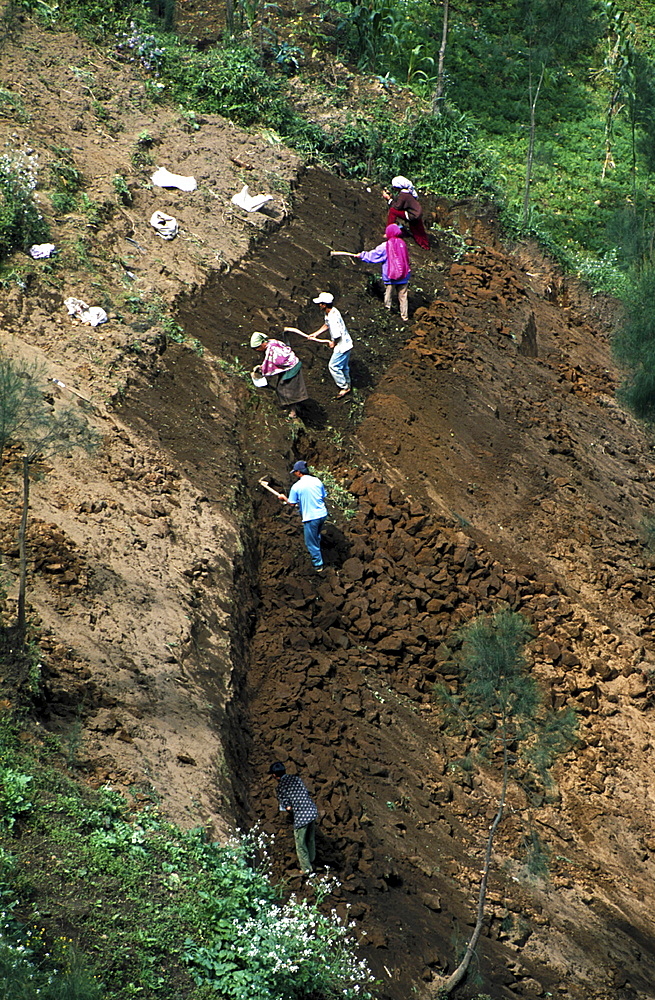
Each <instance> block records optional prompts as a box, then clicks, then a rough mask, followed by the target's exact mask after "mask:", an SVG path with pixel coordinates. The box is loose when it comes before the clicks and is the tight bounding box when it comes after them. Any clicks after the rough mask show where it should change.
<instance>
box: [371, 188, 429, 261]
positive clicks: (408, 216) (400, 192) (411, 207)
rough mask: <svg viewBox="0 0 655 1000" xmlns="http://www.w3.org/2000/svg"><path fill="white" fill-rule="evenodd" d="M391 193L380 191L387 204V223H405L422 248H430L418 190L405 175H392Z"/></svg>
mask: <svg viewBox="0 0 655 1000" xmlns="http://www.w3.org/2000/svg"><path fill="white" fill-rule="evenodd" d="M391 187H392V189H393V194H389V192H388V191H383V192H382V197H383V198H386V200H387V203H388V205H389V211H388V213H387V225H388V226H390V225H391V224H392V223H393V222H400V223H401V224H404V223H407V225H408V226H409V231H410V233H411V234H412V236H413V237H414V240H415V241H416V243H417V244H418V245H419V246H420V247H422V248H423V249H424V250H429V249H430V240H429V237H428V234H427V233H426V231H425V226H424V224H423V209H422V207H421V203H420V201H419V200H418V192H417V190H416V188H415V187H414V185H413V184H412V182H411V181H410V180H408V178H407V177H394V179H393V180H392V182H391Z"/></svg>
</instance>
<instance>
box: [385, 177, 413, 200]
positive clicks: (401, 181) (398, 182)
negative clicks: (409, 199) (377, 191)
mask: <svg viewBox="0 0 655 1000" xmlns="http://www.w3.org/2000/svg"><path fill="white" fill-rule="evenodd" d="M391 187H394V188H401V189H402V188H407V189H408V191H411V193H412V194H413V195H414V197H415V198H418V191H417V190H416V188H415V187H414V185H413V184H412V182H411V181H410V180H408V178H407V177H394V179H393V180H392V182H391Z"/></svg>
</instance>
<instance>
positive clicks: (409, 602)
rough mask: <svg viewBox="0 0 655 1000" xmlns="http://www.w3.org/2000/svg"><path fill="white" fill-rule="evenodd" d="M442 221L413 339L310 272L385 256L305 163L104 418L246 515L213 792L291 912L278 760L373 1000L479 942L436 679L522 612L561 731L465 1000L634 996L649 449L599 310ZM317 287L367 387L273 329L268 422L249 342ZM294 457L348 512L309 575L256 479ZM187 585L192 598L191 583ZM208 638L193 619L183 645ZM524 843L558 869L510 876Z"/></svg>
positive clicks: (647, 803)
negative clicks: (294, 356)
mask: <svg viewBox="0 0 655 1000" xmlns="http://www.w3.org/2000/svg"><path fill="white" fill-rule="evenodd" d="M432 209H433V215H434V217H435V219H436V223H435V226H434V228H433V234H432V235H433V246H432V249H431V251H430V252H429V253H425V252H422V251H419V250H418V249H416V248H414V247H411V252H412V264H413V280H412V292H411V295H410V309H411V313H412V314H413V315H412V321H411V323H410V324H409V326H408V327H406V326H404V325H403V324H401V323H400V322H399V321H398V317H397V316H396V315H395V314H392V315H388V314H386V313H385V311H384V310H383V308H382V303H381V301H380V297H379V289H377V287H376V284H375V280H374V279H373V278H372V277H371V276H370V275H369V274H368V271H367V269H365V268H363V267H362V266H361V265H358V264H352V263H345V264H344V263H343V262H341V263H339V262H335V261H334V260H331V258H330V256H329V250H330V249H331V248H335V247H338V248H343V249H348V250H352V251H357V250H360V249H363V248H364V247H365V246H366V247H370V246H372V245H373V244H374V242H375V235H376V234H377V233H379V232H380V230H381V225H382V224H383V205H382V203H381V201H380V198H379V193H378V192H375V191H373V192H370V191H368V190H367V189H366V188H363V187H362V186H361V185H357V184H354V183H350V182H342V181H339V180H338V179H336V178H334V177H332V176H330V175H327V174H325V173H323V172H321V171H320V170H308V171H307V172H306V173H305V175H304V177H303V178H302V179H301V181H300V183H299V186H298V189H297V191H296V192H295V195H294V206H293V213H292V215H291V216H290V217H289V218H288V219H287V220H286V221H285V223H284V224H282V225H281V226H280V227H279V229H278V230H277V231H276V232H275V233H273V234H271V235H268V236H267V237H265V238H264V239H263V241H262V242H261V243H260V244H259V245H258V246H256V247H255V248H254V249H253V250H252V252H251V253H250V255H249V256H248V257H246V258H245V259H244V260H243V261H241V262H240V263H239V264H238V265H236V266H235V267H234V268H233V269H232V271H231V272H230V273H229V274H227V275H222V276H220V277H216V278H214V279H212V281H211V282H210V283H209V284H208V285H207V286H206V288H205V289H204V290H203V291H201V292H199V293H196V294H195V295H194V296H193V297H189V298H187V299H186V301H184V302H182V303H181V306H180V312H179V317H180V322H181V323H182V324H183V325H184V328H185V330H186V332H187V334H188V335H190V336H193V337H197V338H198V339H199V340H200V342H201V343H202V344H203V346H204V348H205V355H204V357H203V358H199V357H197V356H195V355H194V354H193V353H192V352H190V351H188V350H183V349H178V348H176V347H170V348H169V349H168V350H167V351H166V353H165V354H164V355H163V356H162V359H161V363H160V365H159V368H158V371H157V373H156V375H155V376H154V377H151V378H148V379H143V381H142V382H141V383H137V384H135V385H134V386H133V388H132V391H131V393H130V395H129V397H128V398H127V400H126V401H125V403H124V405H123V406H122V408H121V413H120V416H121V419H122V420H123V421H124V422H125V424H126V425H127V426H128V427H132V428H133V429H134V431H135V432H138V433H140V434H145V435H146V436H148V437H149V438H150V439H151V440H152V441H153V442H154V443H155V444H156V447H157V449H158V450H159V451H161V452H164V453H165V454H166V455H167V456H168V458H169V461H170V463H171V465H172V466H174V467H176V468H178V469H179V470H180V472H181V474H183V475H185V476H186V477H187V478H188V479H189V480H190V482H191V483H192V484H193V486H194V487H195V488H196V489H197V490H199V491H200V501H199V502H200V503H202V505H203V506H204V507H205V508H206V509H207V510H209V511H211V510H212V509H214V508H215V509H218V510H220V509H223V510H224V509H226V508H227V507H231V508H232V510H233V512H234V513H235V516H237V517H238V519H239V522H240V524H241V546H240V549H241V555H240V556H239V558H238V565H236V566H235V568H234V572H233V593H232V595H231V605H230V609H231V616H232V671H233V673H232V678H231V682H230V687H229V691H230V704H229V706H228V715H227V721H225V722H222V723H221V722H220V720H219V718H218V715H217V725H221V729H222V737H223V742H224V745H225V746H226V747H227V748H228V752H227V765H228V771H229V774H230V776H231V777H230V781H229V782H227V783H225V787H224V789H223V791H224V792H225V794H226V796H227V798H228V799H229V800H230V803H231V808H232V810H233V812H234V815H235V817H236V818H237V819H238V820H239V821H240V822H241V824H242V825H247V826H251V825H252V824H254V823H255V822H258V821H259V822H261V823H263V826H264V829H265V830H266V831H267V832H269V833H270V834H271V835H273V836H274V869H275V874H276V876H277V877H278V878H279V879H280V880H281V881H282V883H283V885H284V886H285V891H286V892H297V893H300V894H308V895H311V894H312V893H313V891H314V890H313V889H312V886H311V884H308V883H306V882H302V881H301V880H300V878H299V877H298V873H297V866H296V861H295V856H294V852H293V837H292V831H291V828H290V827H288V826H286V825H285V824H283V823H281V822H280V820H279V818H278V815H277V809H276V802H275V797H274V788H273V787H272V785H271V780H270V779H269V778H268V777H267V768H268V765H269V763H270V762H271V760H274V759H282V760H284V761H285V762H286V763H287V764H288V765H289V767H290V769H292V770H297V771H298V772H299V773H300V774H301V775H302V777H303V779H304V780H305V781H306V783H307V785H308V786H309V788H310V790H311V791H312V793H313V795H314V797H315V799H316V801H317V803H318V805H319V810H320V813H321V819H320V831H319V838H318V852H319V857H318V862H319V864H320V865H322V866H326V867H327V868H328V869H329V870H330V872H331V873H333V874H334V875H336V876H337V878H338V880H339V883H340V884H339V887H338V888H337V889H336V890H335V894H334V895H333V896H332V897H331V898H330V900H328V904H326V905H330V906H332V905H336V909H337V911H338V912H339V914H340V915H341V916H342V917H343V918H347V919H349V920H351V921H352V922H353V924H354V934H355V936H356V937H357V939H358V941H359V942H360V946H361V953H362V955H363V957H365V958H366V959H367V961H368V962H369V964H370V966H371V968H372V969H373V971H374V973H375V974H376V976H377V978H378V979H379V981H380V984H381V985H380V987H379V995H380V996H382V997H389V998H393V1000H400V998H401V997H403V998H405V997H407V996H408V995H410V994H411V993H412V992H415V991H417V992H419V993H420V992H422V991H423V990H429V987H430V983H431V982H433V980H434V978H435V977H436V976H437V975H438V974H439V973H440V972H443V971H444V970H447V969H452V968H453V966H454V963H455V962H456V960H457V957H458V955H459V954H460V953H461V948H462V944H463V943H464V942H465V941H466V940H467V938H468V936H469V934H470V931H471V928H472V925H473V921H474V916H475V907H476V902H477V891H478V885H479V873H480V868H481V864H482V858H483V852H484V846H485V840H486V835H487V831H488V828H489V825H490V821H491V818H492V817H493V815H494V812H495V808H496V802H497V796H498V789H499V773H498V772H497V770H495V769H494V767H492V766H489V767H487V768H483V769H481V770H477V769H471V768H470V766H469V764H468V761H469V759H470V754H471V752H472V751H474V750H475V739H474V737H473V735H472V734H471V735H469V737H468V738H465V739H456V738H455V737H452V736H450V735H449V734H448V732H447V730H446V729H445V726H444V723H443V719H442V717H441V714H440V711H439V709H438V707H437V706H436V705H435V703H434V701H433V695H432V692H433V687H434V684H435V682H437V681H442V682H445V683H446V684H447V685H449V686H450V687H451V689H454V688H455V687H456V685H457V674H456V671H455V669H454V667H453V661H452V654H453V649H454V648H455V645H456V639H455V638H454V636H455V633H456V630H457V628H458V627H459V626H460V625H462V624H463V623H466V622H468V621H470V620H472V619H473V618H474V617H475V616H477V615H479V614H483V613H487V612H493V611H495V610H498V609H499V608H501V607H510V608H512V609H515V610H517V611H520V612H521V613H522V614H524V615H525V616H526V617H527V618H528V619H529V621H530V622H531V623H532V625H533V628H534V632H535V639H534V641H533V642H532V643H531V646H530V659H531V662H532V663H533V670H534V672H535V674H536V676H537V677H538V678H539V681H540V683H541V685H542V687H543V689H544V691H545V692H546V696H547V699H548V701H549V703H550V704H552V705H553V706H555V707H562V706H568V705H570V706H572V707H573V708H574V709H575V711H576V713H577V716H578V720H579V728H578V740H577V743H576V745H575V747H573V748H572V749H571V751H570V752H569V753H567V754H566V755H565V757H564V758H563V759H562V760H561V762H560V764H559V766H558V768H557V769H556V772H555V777H556V784H555V785H554V786H553V787H552V788H551V789H549V790H548V791H547V792H546V793H542V794H540V795H537V796H530V797H528V795H527V793H526V792H525V791H524V790H522V789H521V788H519V787H513V788H512V790H511V794H510V803H509V808H508V810H507V814H506V817H505V819H504V820H503V823H502V825H501V827H500V829H499V833H498V836H497V839H496V845H495V848H494V857H493V871H492V876H491V880H490V889H489V896H488V908H487V916H486V919H485V926H484V933H483V938H482V943H481V945H480V948H479V954H478V957H477V964H476V966H475V969H474V970H473V972H472V974H471V975H470V977H469V979H468V981H467V983H466V985H465V986H464V987H463V988H462V989H461V990H460V994H459V995H460V996H474V995H477V994H478V993H479V992H486V993H489V994H491V995H492V996H493V997H494V998H496V997H507V998H510V997H530V998H531V997H541V996H549V995H550V996H558V997H568V998H571V1000H591V998H595V1000H601V998H603V1000H609V998H610V997H611V998H617V1000H622V998H626V1000H627V998H633V997H642V998H646V997H652V996H653V995H654V994H653V989H652V983H653V982H655V957H654V956H655V941H654V940H653V925H652V913H651V906H650V900H651V899H652V897H653V876H654V874H655V867H654V862H655V839H653V835H652V811H653V794H652V788H651V783H650V763H651V754H652V746H653V738H654V733H653V707H652V681H651V678H652V670H653V661H654V659H655V652H654V646H653V633H652V627H653V610H652V601H651V588H650V583H649V577H650V571H651V559H650V556H649V554H648V551H647V549H646V548H645V546H644V544H643V538H642V530H641V526H642V524H643V520H644V517H645V516H646V515H647V512H648V511H649V509H650V507H651V505H652V502H653V498H654V495H655V486H654V485H653V479H654V467H653V462H652V460H651V456H650V451H649V444H648V441H647V439H646V437H645V435H644V434H643V432H642V431H641V430H640V428H639V427H638V426H637V425H636V424H635V423H634V422H633V421H632V420H631V418H630V417H629V416H628V415H627V414H626V413H625V412H624V411H623V410H622V409H621V407H620V406H619V405H618V404H617V403H616V401H615V397H614V392H615V388H616V381H617V373H616V371H615V369H614V366H613V364H612V361H611V356H610V352H609V347H608V339H609V338H608V329H609V320H610V318H611V316H610V315H609V309H608V307H607V306H603V305H602V304H599V303H598V302H596V301H594V300H592V299H591V298H589V297H588V296H587V295H586V294H585V293H584V291H582V290H580V289H576V288H575V287H574V285H573V284H572V283H567V282H566V281H564V280H563V279H562V277H561V276H560V275H559V274H558V273H557V270H556V268H555V267H554V266H553V265H552V264H550V263H549V262H548V261H546V260H544V259H543V258H542V257H541V256H540V255H539V253H538V252H537V250H536V248H534V247H527V246H522V247H516V248H514V249H513V251H512V252H511V253H510V252H509V251H506V250H505V249H503V247H502V246H501V244H500V243H499V240H498V236H497V234H496V230H495V227H494V221H493V218H491V217H488V216H487V215H486V214H485V213H483V212H476V211H475V209H474V208H473V207H472V206H464V205H460V206H446V205H445V204H439V205H435V206H432ZM322 289H328V290H330V291H332V292H334V293H335V295H336V296H337V302H338V306H339V308H340V310H341V311H342V313H343V314H344V317H345V319H346V322H347V325H348V327H349V329H350V331H351V333H352V334H353V338H354V340H355V350H354V355H353V366H352V367H353V377H354V385H355V387H356V390H357V391H356V393H354V394H353V397H352V398H351V399H350V400H344V401H339V402H337V401H335V399H334V387H333V385H332V383H331V379H330V377H329V375H328V374H327V353H326V349H325V348H321V347H319V346H316V345H308V344H307V343H306V342H304V341H303V342H301V341H300V340H298V341H296V340H294V341H293V346H294V347H297V349H298V353H299V354H300V356H301V358H302V360H303V364H304V366H305V372H306V380H307V383H308V386H309V389H310V395H311V404H310V405H309V407H308V409H307V412H306V414H305V416H304V422H303V423H297V422H296V423H289V422H288V421H286V420H285V419H284V417H283V415H282V414H281V413H280V411H279V410H277V408H276V405H275V402H274V399H273V398H272V397H271V396H269V395H267V394H266V393H265V392H261V391H260V392H259V393H258V392H257V391H256V390H254V389H253V388H252V386H251V385H250V384H249V379H248V378H247V376H246V375H245V374H244V372H245V370H246V369H247V368H249V367H250V366H251V364H252V363H253V359H252V358H251V357H250V355H251V352H250V349H249V347H248V340H249V337H250V334H251V332H252V331H253V330H255V329H259V330H263V331H266V332H270V333H273V334H275V333H279V332H281V328H282V327H283V326H284V325H290V326H297V327H299V328H301V329H304V330H308V331H310V330H313V329H316V328H317V327H318V325H319V324H320V321H321V320H320V316H319V315H318V312H317V309H316V307H315V306H313V305H312V303H311V299H312V298H313V296H314V295H315V294H316V293H317V292H318V291H320V290H322ZM210 374H211V377H210ZM217 380H218V381H219V382H220V384H221V386H222V387H223V390H224V391H222V393H221V394H220V395H219V396H217V395H216V393H215V391H214V389H213V388H212V385H214V384H215V383H216V381H217ZM228 394H229V396H230V398H231V399H232V400H233V401H234V402H233V404H232V409H229V408H228V407H226V405H225V403H224V400H225V398H226V396H227V395H228ZM221 401H223V402H221ZM298 457H302V458H305V459H307V460H308V461H309V462H310V463H311V464H312V466H313V467H314V468H316V469H317V470H319V472H320V474H325V473H330V474H331V475H332V476H333V477H334V478H335V480H336V481H338V483H339V484H340V485H342V486H343V487H345V489H346V490H347V491H349V492H350V494H352V495H353V496H354V497H355V498H356V501H357V506H356V511H355V513H354V516H352V517H350V518H347V517H346V516H345V515H344V514H343V513H342V511H341V510H340V508H339V506H338V504H337V503H336V502H335V500H337V499H339V496H340V494H339V491H338V490H336V489H335V490H334V491H333V500H332V503H331V510H332V516H331V519H330V523H329V525H328V527H327V529H326V533H325V540H324V553H325V560H326V566H327V569H326V573H325V576H324V577H322V578H321V577H317V576H315V575H313V574H312V572H311V568H310V566H309V562H308V558H307V555H306V553H305V551H304V548H303V545H302V536H301V532H300V528H299V524H298V520H297V515H295V514H293V513H291V512H290V511H289V510H288V509H284V508H282V505H280V504H279V503H277V502H276V501H275V499H274V498H273V497H271V496H270V495H269V494H267V493H266V492H265V491H263V490H262V489H261V488H260V487H259V485H258V480H259V478H260V477H261V476H262V475H264V474H266V475H267V476H268V477H269V478H270V480H271V481H272V482H273V483H274V484H275V485H277V486H279V487H280V489H286V488H287V487H288V485H289V476H288V469H289V468H290V464H291V463H292V461H294V460H295V459H296V458H298ZM194 587H195V593H196V600H197V604H198V606H202V605H203V602H204V601H205V600H206V597H207V593H208V592H209V591H211V589H212V587H213V583H212V576H211V572H210V571H207V570H205V571H204V572H203V568H202V567H200V568H199V569H198V572H197V573H196V574H195V578H194ZM221 601H222V602H223V604H225V602H226V596H225V595H222V596H221ZM210 637H211V621H210V620H209V621H208V622H205V624H203V626H202V627H201V628H199V629H198V631H197V633H196V635H195V641H196V642H197V643H198V644H199V645H202V644H203V642H206V641H207V642H208V641H209V640H210ZM210 686H211V678H210V677H209V676H208V677H207V688H208V689H209V687H210ZM228 785H229V791H228V790H227V788H228ZM531 833H536V834H537V835H538V838H539V841H540V843H541V844H542V850H543V853H544V855H547V856H548V859H549V865H548V868H549V871H548V874H545V872H544V871H542V872H540V873H536V874H535V873H534V872H533V871H531V870H530V867H529V865H528V864H527V861H526V851H525V846H526V838H528V837H529V836H531Z"/></svg>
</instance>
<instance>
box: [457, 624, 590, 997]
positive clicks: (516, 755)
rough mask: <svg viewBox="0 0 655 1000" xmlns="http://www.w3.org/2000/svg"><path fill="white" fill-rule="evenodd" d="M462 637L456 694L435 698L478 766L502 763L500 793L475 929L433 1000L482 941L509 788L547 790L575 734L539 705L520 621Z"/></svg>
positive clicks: (471, 628)
mask: <svg viewBox="0 0 655 1000" xmlns="http://www.w3.org/2000/svg"><path fill="white" fill-rule="evenodd" d="M460 637H461V640H462V647H461V652H460V654H459V657H458V660H457V665H458V689H457V694H456V695H452V694H451V693H449V692H448V691H447V690H445V689H444V688H441V689H439V690H438V691H437V697H438V700H439V701H440V702H441V704H442V705H443V707H444V709H445V711H446V713H447V715H448V716H449V718H450V719H451V720H452V721H453V722H454V723H455V724H457V725H460V726H461V725H464V726H465V727H466V726H468V727H470V726H472V727H473V730H474V732H475V733H476V735H477V753H478V756H479V757H480V758H481V759H484V760H487V761H496V760H498V759H499V758H500V761H501V789H500V794H499V797H498V802H497V807H496V814H495V816H494V819H493V822H492V824H491V827H490V829H489V835H488V837H487V845H486V852H485V858H484V866H483V869H482V879H481V882H480V891H479V895H478V906H477V917H476V923H475V927H474V929H473V933H472V934H471V937H470V940H469V942H468V944H467V946H466V951H465V953H464V956H463V958H462V960H461V962H460V963H459V965H458V967H457V968H456V969H455V971H454V972H453V973H452V975H451V976H449V977H448V978H447V979H445V980H444V981H442V982H440V983H438V984H437V992H438V993H439V995H448V994H449V993H451V992H452V990H454V989H455V987H456V986H457V985H458V984H459V983H460V982H461V981H462V980H463V979H464V977H465V975H466V972H467V970H468V967H469V964H470V962H471V959H472V957H473V955H474V953H475V949H476V946H477V943H478V940H479V938H480V934H481V931H482V924H483V919H484V909H485V901H486V893H487V880H488V877H489V871H490V868H491V855H492V850H493V843H494V837H495V835H496V831H497V829H498V826H499V824H500V822H501V821H502V818H503V814H504V811H505V801H506V796H507V789H508V786H509V783H510V781H512V780H520V781H522V782H523V783H525V782H526V780H527V779H528V778H529V779H531V781H533V782H534V781H535V780H537V781H538V782H539V783H540V784H541V785H543V784H545V783H547V782H549V780H550V779H549V775H548V772H549V770H550V768H551V767H552V765H553V763H554V762H555V759H556V758H557V756H558V755H559V754H560V753H562V752H563V751H564V750H566V749H568V748H569V747H570V746H571V743H572V740H573V734H574V730H575V715H574V713H573V712H572V711H570V710H569V711H564V712H559V713H556V712H552V711H549V710H547V709H546V707H545V705H544V702H543V697H542V694H541V692H540V689H539V686H538V684H537V682H536V680H535V678H534V677H533V676H532V675H531V674H530V670H529V665H528V662H527V660H526V657H525V653H524V650H525V646H526V644H527V643H528V642H529V640H530V639H531V638H532V637H533V632H532V629H531V628H530V625H529V623H528V622H527V621H526V619H525V618H524V617H523V616H522V615H520V614H517V613H516V612H513V611H509V610H504V611H499V612H498V613H497V614H495V615H493V616H491V617H487V616H484V617H481V618H478V619H476V620H475V621H473V622H471V623H470V624H469V625H467V626H465V627H464V628H463V629H462V630H461V633H460Z"/></svg>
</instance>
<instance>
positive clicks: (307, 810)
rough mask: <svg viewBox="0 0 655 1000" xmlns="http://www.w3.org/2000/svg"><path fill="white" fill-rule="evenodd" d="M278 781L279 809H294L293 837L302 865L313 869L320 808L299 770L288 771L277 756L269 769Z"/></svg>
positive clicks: (308, 869) (304, 869)
mask: <svg viewBox="0 0 655 1000" xmlns="http://www.w3.org/2000/svg"><path fill="white" fill-rule="evenodd" d="M268 773H269V774H272V775H273V777H274V778H275V780H276V781H277V789H276V791H277V800H278V802H279V804H280V812H290V813H293V837H294V840H295V842H296V854H297V855H298V861H299V862H300V867H301V868H302V870H303V872H305V874H308V873H309V872H311V871H312V870H313V865H314V861H315V859H316V820H317V819H318V809H317V808H316V805H315V803H314V800H313V799H312V797H311V795H310V794H309V792H308V791H307V789H306V788H305V785H304V782H303V781H302V779H301V778H299V777H298V775H297V774H287V769H286V767H285V766H284V764H283V763H282V762H281V761H279V760H276V761H275V763H274V764H271V766H270V767H269V769H268Z"/></svg>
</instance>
